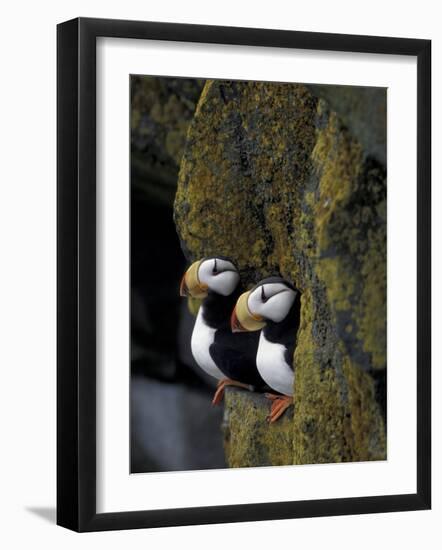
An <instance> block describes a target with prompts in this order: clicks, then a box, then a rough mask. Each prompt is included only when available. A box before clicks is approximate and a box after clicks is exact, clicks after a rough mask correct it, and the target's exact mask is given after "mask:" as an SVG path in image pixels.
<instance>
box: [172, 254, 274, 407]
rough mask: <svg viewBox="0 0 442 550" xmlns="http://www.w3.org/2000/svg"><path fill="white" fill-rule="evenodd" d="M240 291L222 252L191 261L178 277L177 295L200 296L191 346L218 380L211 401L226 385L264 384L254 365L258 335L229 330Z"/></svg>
mask: <svg viewBox="0 0 442 550" xmlns="http://www.w3.org/2000/svg"><path fill="white" fill-rule="evenodd" d="M240 294H241V288H240V275H239V272H238V269H237V267H236V266H235V264H234V263H233V262H232V260H231V259H230V258H227V257H225V256H213V257H207V258H202V259H201V260H198V261H196V262H194V263H193V264H192V265H191V266H190V267H189V268H188V270H187V271H186V273H185V274H184V276H183V278H182V280H181V285H180V295H181V296H192V297H193V298H199V299H202V300H203V301H202V303H201V306H200V308H199V310H198V315H197V318H196V321H195V325H194V328H193V332H192V338H191V350H192V355H193V357H194V359H195V361H196V363H197V364H198V366H199V367H200V368H202V369H203V370H204V371H205V372H206V373H207V374H209V375H211V376H213V377H214V378H216V379H217V380H218V385H217V389H216V392H215V394H214V396H213V399H212V404H213V405H218V404H219V403H221V401H222V398H223V395H224V389H225V388H226V386H237V387H240V388H245V389H247V390H250V391H254V390H255V389H257V388H262V387H264V386H265V383H264V381H263V379H262V377H261V375H260V374H259V372H258V369H257V366H256V353H257V349H258V341H259V335H258V334H256V333H241V334H236V333H232V330H231V326H230V317H231V313H232V309H233V307H234V306H235V303H236V301H237V299H238V297H239V295H240Z"/></svg>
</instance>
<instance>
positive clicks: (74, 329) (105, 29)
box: [57, 18, 431, 531]
mask: <svg viewBox="0 0 442 550" xmlns="http://www.w3.org/2000/svg"><path fill="white" fill-rule="evenodd" d="M97 37H117V38H133V39H153V40H167V41H182V42H199V43H211V44H229V45H247V46H268V47H273V48H279V47H284V48H301V49H309V50H325V51H336V52H358V53H377V54H395V55H405V56H415V57H416V58H417V115H418V120H417V395H416V399H417V492H416V493H415V494H398V495H385V496H374V497H360V498H338V499H326V500H310V501H298V502H296V501H295V502H275V503H260V504H242V505H228V506H210V507H202V508H181V509H166V510H140V511H134V512H117V513H97V512H96V292H97V288H96V240H95V238H94V236H95V234H96V39H97ZM57 48H58V59H57V72H58V75H57V94H58V99H57V141H58V146H57V165H58V166H57V180H58V198H57V211H58V212H57V224H58V240H57V256H58V259H57V281H58V283H57V284H58V288H57V325H58V330H57V348H58V349H57V365H58V366H57V415H58V420H57V523H58V524H59V525H61V526H64V527H67V528H69V529H73V530H75V531H101V530H110V529H132V528H143V527H161V526H175V525H195V524H209V523H224V522H242V521H257V520H271V519H285V518H301V517H318V516H326V515H345V514H366V513H375V512H377V513H379V512H396V511H409V510H424V509H429V508H430V506H431V417H430V411H431V367H430V365H431V330H430V328H431V326H430V323H431V310H430V300H431V295H430V282H431V281H430V277H431V258H430V250H431V248H430V247H431V235H430V227H431V218H430V215H431V172H430V165H431V41H429V40H416V39H408V38H387V37H375V36H353V35H338V34H324V33H312V32H295V31H281V30H263V29H253V28H234V27H217V26H201V25H184V24H171V23H157V22H155V23H152V22H139V21H120V20H107V19H88V18H86V19H84V18H79V19H74V20H71V21H67V22H64V23H61V24H60V25H58V28H57Z"/></svg>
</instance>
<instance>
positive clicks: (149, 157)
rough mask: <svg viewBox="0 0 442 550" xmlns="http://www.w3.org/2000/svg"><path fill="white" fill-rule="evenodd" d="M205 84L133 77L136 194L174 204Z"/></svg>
mask: <svg viewBox="0 0 442 550" xmlns="http://www.w3.org/2000/svg"><path fill="white" fill-rule="evenodd" d="M203 85H204V81H203V80H196V79H189V78H161V77H149V76H138V75H134V76H132V77H131V176H132V190H133V191H137V192H138V193H140V194H142V195H144V196H145V198H147V199H150V200H152V199H154V200H157V201H160V202H162V203H163V204H166V205H171V204H172V203H173V198H174V196H175V189H176V181H177V177H178V170H179V166H180V162H181V157H182V154H183V150H184V145H185V142H186V134H187V129H188V127H189V123H190V121H191V120H192V117H193V114H194V112H195V108H196V104H197V102H198V99H199V96H200V93H201V90H202V87H203Z"/></svg>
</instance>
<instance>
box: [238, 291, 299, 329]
mask: <svg viewBox="0 0 442 550" xmlns="http://www.w3.org/2000/svg"><path fill="white" fill-rule="evenodd" d="M295 298H296V290H293V289H292V288H290V287H289V286H287V285H285V284H284V283H282V282H281V283H279V282H278V283H265V284H263V285H260V286H258V287H257V288H255V289H254V290H252V292H250V294H249V297H248V299H247V307H248V309H249V311H250V313H251V314H252V315H254V316H255V317H261V318H262V319H267V320H270V321H273V322H275V323H280V322H281V321H282V320H283V319H285V318H286V316H287V314H288V312H289V311H290V308H291V307H292V305H293V302H294V301H295Z"/></svg>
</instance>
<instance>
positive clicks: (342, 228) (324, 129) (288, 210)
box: [175, 81, 386, 466]
mask: <svg viewBox="0 0 442 550" xmlns="http://www.w3.org/2000/svg"><path fill="white" fill-rule="evenodd" d="M346 93H347V94H349V93H350V92H349V90H347V91H346ZM349 105H350V102H349ZM340 112H341V113H342V112H343V108H342V106H341V107H340ZM351 116H352V115H351V109H349V111H348V117H350V118H351ZM362 141H363V140H361V138H358V137H357V133H356V132H354V133H351V131H350V124H349V123H348V121H347V122H345V123H344V122H343V117H342V114H341V115H340V116H338V115H337V114H336V113H335V111H333V110H332V109H331V108H330V106H329V104H328V103H327V101H326V100H325V99H323V98H322V97H320V95H319V94H318V93H316V92H314V91H313V90H311V89H308V88H307V87H305V86H303V85H296V84H268V83H253V82H250V83H246V82H228V81H216V82H213V81H208V82H207V83H206V85H205V87H204V90H203V92H202V94H201V98H200V101H199V103H198V107H197V110H196V112H195V116H194V118H193V120H192V123H191V125H190V128H189V132H188V136H187V142H186V148H185V152H184V156H183V159H182V162H181V168H180V174H179V183H178V190H177V195H176V199H175V222H176V225H177V229H178V233H179V235H180V238H181V242H182V247H183V250H184V251H185V254H186V256H187V257H188V259H189V260H193V259H195V258H199V257H202V256H205V255H209V254H210V255H211V254H224V255H227V256H231V257H232V258H233V259H234V260H235V261H236V262H237V264H238V266H239V268H240V271H241V275H242V278H243V280H244V281H245V283H246V284H247V285H248V286H251V285H252V284H253V283H254V282H255V281H258V280H259V279H261V278H263V277H265V276H269V275H273V274H281V275H282V276H283V277H286V278H287V279H289V280H291V281H292V282H293V283H294V284H295V285H296V286H297V288H299V289H300V291H301V292H302V299H301V303H302V311H301V327H300V330H299V332H298V335H297V348H296V351H295V355H294V365H295V368H296V376H295V407H294V414H292V418H291V422H284V424H281V427H280V429H281V430H283V432H284V434H285V437H286V438H288V439H289V440H290V441H291V443H292V455H291V460H290V463H296V464H302V463H318V462H336V461H349V460H375V459H383V458H385V454H386V441H385V372H386V350H385V347H386V334H385V330H386V327H385V320H386V309H385V308H386V241H385V239H386V175H385V167H384V166H383V165H382V163H381V162H379V160H377V158H380V157H379V156H378V157H377V158H375V156H374V155H372V154H371V153H370V152H369V151H367V150H366V149H364V144H363V143H362ZM244 399H245V400H247V399H249V400H250V399H252V398H251V396H248V397H244V398H243V400H241V402H239V400H238V399H234V398H233V397H229V398H228V400H227V402H226V406H227V407H228V409H229V412H228V418H230V420H229V429H228V433H229V434H230V435H229V443H228V449H229V450H228V457H230V458H229V459H228V460H229V461H230V462H231V464H232V465H235V466H240V465H250V462H251V459H250V456H251V454H253V453H251V452H249V450H246V449H245V448H244V445H245V441H249V442H250V450H251V449H253V448H254V446H255V445H256V444H257V441H259V445H258V447H259V448H261V447H264V448H265V449H264V450H262V452H260V453H258V454H257V456H261V457H262V461H263V463H265V461H266V460H268V457H270V451H269V449H270V446H271V442H270V439H271V436H270V433H271V432H270V431H268V430H267V431H265V432H262V430H261V428H259V427H258V426H259V425H260V423H261V420H262V417H264V416H265V415H266V413H265V412H264V410H263V407H264V408H265V404H262V405H261V406H260V405H259V404H258V405H257V404H256V402H255V401H250V403H249V405H248V406H249V411H248V414H246V411H245V409H246V408H247V404H245V403H244ZM240 407H241V408H242V409H243V414H242V415H237V414H236V413H235V411H236V410H237V409H238V408H240ZM241 416H242V417H244V418H247V422H245V423H244V422H243V421H242V420H241ZM286 416H287V415H286ZM245 424H247V425H248V426H249V428H247V429H246V428H245ZM246 433H249V434H250V437H249V438H246V435H245V434H246ZM238 434H242V435H241V437H237V435H238ZM265 434H268V436H269V438H270V439H269V441H268V444H267V447H266V443H265V437H266V435H265ZM235 441H237V442H239V441H241V442H242V449H241V450H239V448H237V449H234V448H233V447H237V446H238V443H235ZM284 453H285V451H284V452H282V454H283V455H284ZM241 457H243V458H241ZM256 460H258V459H256ZM275 460H276V459H275ZM284 460H286V458H284ZM287 460H288V458H287Z"/></svg>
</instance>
